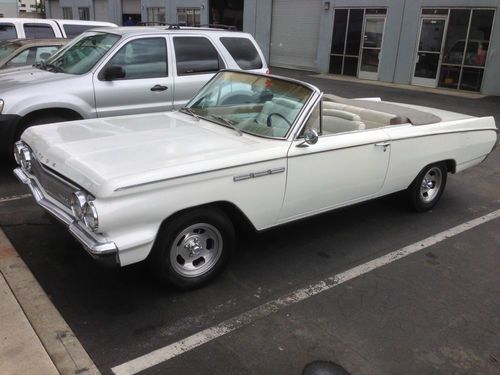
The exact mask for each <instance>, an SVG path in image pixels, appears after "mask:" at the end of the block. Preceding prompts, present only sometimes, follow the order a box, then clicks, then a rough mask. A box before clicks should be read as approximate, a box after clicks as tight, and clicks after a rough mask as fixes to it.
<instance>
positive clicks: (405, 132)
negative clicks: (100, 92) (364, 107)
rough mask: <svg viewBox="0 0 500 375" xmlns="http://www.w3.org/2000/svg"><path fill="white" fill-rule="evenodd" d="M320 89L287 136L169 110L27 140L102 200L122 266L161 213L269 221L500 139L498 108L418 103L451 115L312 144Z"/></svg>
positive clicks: (146, 243) (378, 192) (147, 244)
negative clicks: (482, 113)
mask: <svg viewBox="0 0 500 375" xmlns="http://www.w3.org/2000/svg"><path fill="white" fill-rule="evenodd" d="M311 87H312V86H311ZM313 89H314V91H313V92H312V94H311V97H310V99H309V101H308V102H307V103H306V105H305V109H303V110H302V111H301V112H300V113H299V114H298V115H297V120H296V121H295V123H294V128H292V129H291V130H290V132H289V133H288V135H287V137H286V139H270V138H265V137H259V136H254V135H250V134H243V135H238V133H237V132H236V131H235V130H233V129H230V128H228V127H226V126H222V125H220V124H216V123H213V122H211V121H207V120H203V119H196V118H195V117H192V116H190V115H188V114H185V113H180V112H170V113H154V114H145V115H133V116H122V117H113V118H105V119H94V120H82V121H74V122H71V123H57V124H50V125H44V126H37V127H32V128H29V129H28V130H27V131H26V132H25V133H24V134H23V136H22V140H23V141H24V142H25V143H26V144H27V145H29V147H30V148H31V151H32V153H33V155H34V156H35V157H36V158H37V159H38V160H39V161H40V162H41V163H43V165H44V166H45V167H46V168H50V169H51V170H53V171H55V173H56V174H57V175H59V176H61V175H62V176H64V177H65V178H67V179H69V180H70V181H73V183H75V184H77V185H79V186H80V187H81V188H83V189H84V190H85V191H87V192H89V193H90V194H91V195H92V196H93V197H94V198H95V200H94V204H95V206H96V207H97V210H98V212H99V234H91V235H92V236H93V237H94V239H97V240H101V239H102V240H103V241H112V242H113V243H114V244H116V247H117V248H118V249H119V251H118V257H119V263H120V264H121V265H122V266H123V265H127V264H131V263H135V262H138V261H141V260H144V259H145V258H146V257H147V256H148V255H149V253H150V251H151V248H152V245H153V243H154V240H155V238H156V236H157V233H158V229H159V228H160V225H161V223H162V222H163V221H164V220H165V219H167V218H169V217H171V216H172V215H174V214H176V213H178V212H180V211H182V210H185V209H189V208H193V207H197V206H201V205H205V204H211V203H214V202H226V203H228V204H231V205H233V206H234V207H236V208H237V209H238V210H240V211H241V212H242V213H243V214H244V216H246V218H247V219H248V220H249V221H250V222H251V223H252V224H253V226H254V227H255V228H256V229H257V230H263V229H267V228H271V227H274V226H277V225H279V224H283V223H286V222H290V221H293V220H296V219H299V218H303V217H307V216H311V215H314V214H317V213H320V212H323V211H327V210H330V209H333V208H337V207H342V206H347V205H350V204H353V203H357V202H361V201H365V200H368V199H372V198H375V197H379V196H382V195H386V194H389V193H392V192H396V191H400V190H404V189H406V188H407V187H408V186H409V185H410V184H411V183H412V181H413V180H414V179H415V177H416V176H417V175H418V174H419V172H420V171H421V170H422V169H423V168H424V167H425V166H427V165H429V164H432V163H436V162H441V161H448V162H450V163H451V164H450V165H456V172H460V171H462V170H463V169H465V168H468V167H470V166H473V165H475V164H478V163H480V162H481V161H482V160H484V159H485V158H486V157H487V155H488V154H489V153H490V152H491V151H492V149H493V147H494V146H495V144H496V142H497V128H496V125H495V121H494V119H493V117H483V118H477V117H471V116H466V115H461V114H453V113H451V112H446V111H439V110H433V109H430V108H424V107H418V108H419V109H425V110H426V111H427V112H430V113H434V114H440V115H441V116H442V118H443V120H442V121H441V122H437V123H433V124H429V125H419V126H415V125H410V124H399V125H392V126H384V127H380V128H374V129H365V130H358V131H351V132H345V133H336V134H325V135H323V136H320V137H319V140H318V142H317V143H316V144H310V145H304V141H303V139H295V137H296V134H297V133H298V132H299V130H300V129H301V127H302V125H303V124H304V123H305V121H306V120H307V118H308V115H309V113H311V111H312V109H313V106H314V105H316V104H317V103H318V102H319V99H320V93H319V91H318V90H317V89H315V88H313ZM40 189H42V190H43V187H40ZM45 195H46V196H47V197H46V199H47V200H48V201H50V202H51V203H52V204H53V205H55V206H57V207H58V209H60V210H61V211H64V212H66V214H67V215H68V216H71V215H72V214H71V211H70V210H69V209H68V207H65V206H64V205H62V204H60V203H59V202H57V200H55V199H54V198H52V197H51V196H50V195H49V194H45Z"/></svg>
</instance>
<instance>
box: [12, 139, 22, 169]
mask: <svg viewBox="0 0 500 375" xmlns="http://www.w3.org/2000/svg"><path fill="white" fill-rule="evenodd" d="M23 147H24V142H22V141H17V142H16V143H15V144H14V159H16V163H17V164H18V165H21V155H22V149H23Z"/></svg>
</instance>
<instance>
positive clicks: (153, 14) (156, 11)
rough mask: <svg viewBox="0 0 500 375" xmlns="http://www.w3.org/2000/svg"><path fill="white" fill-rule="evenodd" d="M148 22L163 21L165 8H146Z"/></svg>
mask: <svg viewBox="0 0 500 375" xmlns="http://www.w3.org/2000/svg"><path fill="white" fill-rule="evenodd" d="M147 11H148V12H147V13H148V22H158V23H165V8H154V7H151V8H147Z"/></svg>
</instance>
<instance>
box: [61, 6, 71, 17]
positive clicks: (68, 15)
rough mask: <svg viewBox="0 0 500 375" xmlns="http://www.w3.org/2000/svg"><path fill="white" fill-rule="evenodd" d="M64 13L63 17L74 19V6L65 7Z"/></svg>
mask: <svg viewBox="0 0 500 375" xmlns="http://www.w3.org/2000/svg"><path fill="white" fill-rule="evenodd" d="M62 14H63V19H65V20H72V19H73V8H72V7H63V8H62Z"/></svg>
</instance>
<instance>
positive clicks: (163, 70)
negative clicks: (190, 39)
mask: <svg viewBox="0 0 500 375" xmlns="http://www.w3.org/2000/svg"><path fill="white" fill-rule="evenodd" d="M107 66H121V67H122V68H123V70H125V77H124V78H123V79H138V78H156V77H166V76H167V47H166V44H165V39H164V38H148V39H137V40H133V41H131V42H129V43H127V44H125V45H124V46H123V47H122V48H120V50H119V51H118V52H117V53H116V54H115V55H114V56H113V57H112V58H111V60H110V61H109V62H108V63H107Z"/></svg>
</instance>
